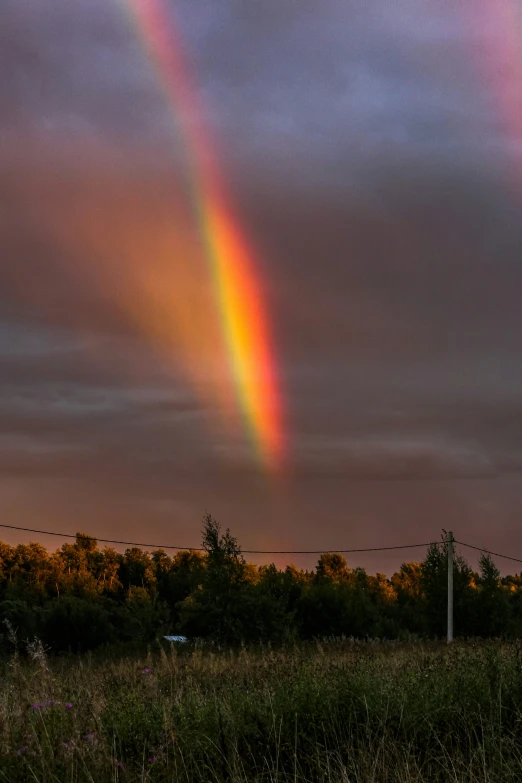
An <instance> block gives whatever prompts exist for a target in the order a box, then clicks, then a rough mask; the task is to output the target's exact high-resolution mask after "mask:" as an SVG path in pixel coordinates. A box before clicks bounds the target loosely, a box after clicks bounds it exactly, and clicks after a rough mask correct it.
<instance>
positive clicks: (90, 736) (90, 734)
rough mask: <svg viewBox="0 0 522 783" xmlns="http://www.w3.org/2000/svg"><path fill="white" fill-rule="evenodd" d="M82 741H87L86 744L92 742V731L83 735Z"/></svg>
mask: <svg viewBox="0 0 522 783" xmlns="http://www.w3.org/2000/svg"><path fill="white" fill-rule="evenodd" d="M84 739H86V740H88V742H92V741H93V739H94V734H93V733H92V731H91V732H90V733H89V734H85V736H84Z"/></svg>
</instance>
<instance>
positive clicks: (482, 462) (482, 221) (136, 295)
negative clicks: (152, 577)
mask: <svg viewBox="0 0 522 783" xmlns="http://www.w3.org/2000/svg"><path fill="white" fill-rule="evenodd" d="M133 7H134V10H133ZM139 7H141V9H142V10H143V9H147V8H148V9H149V10H151V9H152V11H153V12H154V13H155V14H157V15H160V14H161V24H160V23H159V22H158V24H157V25H156V27H155V28H154V29H149V30H148V32H147V29H146V28H145V25H144V24H143V22H142V23H140V22H139V18H140V17H139V14H138V15H137V14H136V8H139ZM521 25H522V8H521V7H520V5H519V2H518V0H495V1H494V0H473V2H472V1H471V0H443V1H442V2H441V0H437V2H435V0H426V2H424V3H422V4H419V3H418V2H415V1H414V0H395V2H393V3H390V2H389V0H322V2H321V3H316V2H312V0H263V2H261V0H219V2H217V0H179V1H177V2H173V0H103V1H102V0H40V1H39V2H38V3H37V4H35V3H34V2H32V0H31V1H30V0H3V4H2V25H1V27H0V106H1V107H2V111H1V115H0V204H1V211H0V241H1V244H2V254H1V259H2V260H1V261H0V507H1V509H2V520H3V521H4V523H5V524H11V525H18V526H22V527H31V528H36V529H41V530H57V531H63V532H68V533H74V532H76V531H77V530H81V531H86V532H89V533H91V534H93V535H96V536H99V537H102V538H117V539H123V540H131V541H143V542H151V543H155V544H163V545H166V544H172V545H178V546H183V547H185V546H187V547H189V546H199V545H200V541H201V532H200V531H201V526H202V517H203V514H204V513H205V512H207V511H209V512H210V513H212V514H213V515H214V516H215V517H216V518H217V519H218V520H220V521H221V522H222V523H223V525H224V526H225V527H226V526H229V527H230V528H231V531H232V533H233V534H234V535H236V536H237V537H238V539H239V542H240V544H241V545H242V546H243V547H244V549H263V550H265V549H267V550H281V549H283V550H301V549H305V550H307V549H313V550H316V549H317V550H338V549H350V548H363V547H378V546H394V545H399V544H411V543H421V542H426V541H432V540H439V539H440V536H441V532H442V529H446V530H452V531H453V533H454V535H455V537H456V538H457V539H459V540H462V541H466V542H469V543H472V544H474V545H476V546H483V547H487V548H490V549H493V550H494V551H499V552H506V553H507V554H513V555H514V556H518V557H520V558H522V529H521V527H520V524H519V519H520V515H521V513H522V363H521V361H520V356H521V350H522V309H521V307H520V290H521V288H522V264H521V252H520V251H521V246H522V245H521V243H522V220H521V219H520V218H521V209H522V27H521ZM158 42H160V43H161V42H162V46H163V50H164V51H168V50H169V47H170V48H171V50H172V51H174V49H176V57H179V58H180V59H181V61H182V62H183V64H184V66H183V67H184V68H185V69H186V72H187V73H188V74H189V76H187V81H186V83H185V89H186V91H187V92H188V94H189V98H188V99H187V98H186V97H185V99H183V96H182V95H181V97H180V91H179V89H178V90H177V91H176V89H173V88H172V84H171V85H170V89H169V78H168V77H169V73H168V72H166V71H165V68H163V70H162V66H161V63H160V62H158V57H157V56H155V54H154V52H155V51H156V53H157V50H158ZM155 45H156V49H155ZM178 49H179V51H178ZM175 75H176V74H174V76H175ZM170 76H171V77H172V73H171V74H170ZM171 81H172V80H171ZM194 107H199V108H197V110H195V109H194ZM202 134H203V135H202ZM202 138H203V139H206V141H204V142H201V139H202ZM198 139H199V142H198ZM209 150H211V154H212V159H213V164H212V165H213V166H214V171H217V172H218V174H217V175H216V176H217V177H218V179H219V183H220V188H222V189H223V192H226V194H227V199H228V201H227V203H228V204H229V205H230V209H231V214H232V215H233V219H234V221H235V222H234V225H235V227H236V228H237V229H238V231H239V230H240V231H241V235H242V236H243V237H244V240H245V246H246V247H248V249H249V259H250V261H249V263H250V264H251V266H250V267H249V268H250V270H251V273H252V281H253V283H252V284H253V285H254V286H255V303H256V307H257V308H259V312H260V313H261V314H262V317H263V319H264V322H265V325H266V332H265V333H264V334H265V337H266V346H265V347H266V348H267V351H268V354H269V357H270V363H271V371H272V380H271V384H272V385H271V388H270V389H269V391H270V393H271V394H273V395H274V399H276V401H277V417H276V419H277V420H276V419H274V421H276V425H277V430H278V433H277V434H278V438H279V443H280V454H279V455H278V459H277V460H276V459H266V458H263V455H262V454H261V453H260V449H259V441H262V439H263V436H264V433H265V432H266V430H267V428H268V424H267V423H266V422H267V417H268V415H269V414H268V413H267V406H268V403H267V401H266V397H267V395H266V394H265V392H264V391H263V392H262V393H261V392H258V393H257V392H256V391H255V389H254V392H253V394H254V395H255V394H256V393H257V397H258V406H259V416H258V420H257V423H255V422H254V423H253V419H252V416H250V421H249V420H248V418H249V417H248V412H247V414H245V411H244V410H243V411H242V410H241V402H242V394H241V390H240V389H239V384H238V382H237V380H234V378H235V376H234V373H233V368H232V369H231V358H230V354H231V348H230V344H228V348H227V342H226V335H225V334H224V323H225V322H226V321H227V318H228V317H229V315H227V313H225V314H223V312H220V300H219V296H218V293H217V290H216V289H217V285H216V278H215V276H214V278H213V276H212V273H211V268H210V267H209V262H208V261H209V260H208V257H206V256H205V249H204V244H205V243H204V238H203V236H202V233H203V232H202V225H201V221H200V222H199V223H198V219H197V214H198V210H199V214H200V217H201V214H202V213H204V209H202V208H203V207H206V208H208V206H209V197H208V189H207V203H206V204H205V187H204V184H203V185H202V184H201V181H200V183H199V185H200V188H199V191H198V189H197V188H196V187H195V186H196V184H197V183H196V182H195V178H194V177H192V178H191V174H190V171H191V168H190V167H191V165H193V163H194V159H195V158H196V159H197V157H198V152H199V153H202V154H203V157H204V155H205V153H207V152H208V151H209ZM208 154H210V153H208ZM196 162H197V161H196ZM201 165H202V166H203V173H205V165H206V164H201ZM222 263H223V265H224V268H228V266H227V265H229V264H230V263H231V262H230V260H229V259H228V257H226V253H224V258H223V260H222ZM214 271H215V270H214ZM239 297H241V291H239ZM239 309H240V308H239ZM238 312H239V310H238ZM250 312H251V307H250V305H248V307H247V306H246V305H245V307H243V311H242V313H243V314H242V316H241V319H242V323H241V324H240V327H241V329H242V330H243V331H242V333H244V335H246V337H245V340H246V346H247V348H246V352H247V355H248V361H249V362H250V364H251V366H252V367H253V366H255V364H256V361H257V360H258V357H259V355H260V353H259V350H258V349H259V345H258V344H256V342H255V340H254V342H251V343H249V339H250V337H251V333H252V332H251V329H252V323H251V321H252V318H251V317H250V316H249V313H250ZM238 317H239V316H238ZM243 321H244V322H243ZM252 339H253V338H252ZM249 345H250V348H249ZM254 425H255V426H254ZM256 441H257V442H256ZM1 538H2V539H3V540H5V541H8V542H9V543H12V544H15V543H19V542H26V541H28V540H41V541H42V542H43V543H44V544H45V545H47V546H49V547H53V548H54V547H55V546H57V545H59V544H60V543H62V542H61V540H60V539H52V538H49V537H45V536H35V535H34V534H29V533H23V532H20V531H12V530H4V531H3V532H2V533H1ZM422 553H423V550H418V551H415V550H411V551H407V550H406V551H405V552H388V553H387V552H381V553H372V554H370V553H368V554H359V555H353V556H349V557H348V562H349V563H350V565H353V566H355V565H362V566H365V567H367V568H368V569H369V570H370V571H372V572H375V571H376V570H381V571H385V572H387V573H391V572H392V571H393V570H395V569H396V568H397V567H398V566H399V565H400V563H401V562H402V561H403V560H410V559H414V558H415V557H421V556H422ZM250 559H252V560H254V561H256V562H270V561H274V562H276V564H277V565H279V566H283V565H284V564H285V563H287V562H290V561H292V562H295V563H296V564H297V565H300V566H303V567H312V566H313V565H314V563H315V561H316V559H317V558H315V557H314V556H303V555H300V556H299V555H296V556H285V555H278V556H258V557H252V558H250ZM471 560H472V561H473V557H471ZM499 564H500V563H499ZM506 568H507V570H511V571H513V570H517V567H516V564H514V565H513V567H510V566H508V565H506V566H504V565H502V570H504V571H505V570H506Z"/></svg>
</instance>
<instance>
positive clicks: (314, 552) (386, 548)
mask: <svg viewBox="0 0 522 783" xmlns="http://www.w3.org/2000/svg"><path fill="white" fill-rule="evenodd" d="M0 527H1V528H8V529H9V530H21V531H23V532H25V533H37V534H38V535H41V536H59V537H61V538H76V534H73V533H60V532H58V531H56V530H35V529H33V528H30V527H19V526H18V525H4V524H0ZM88 537H89V538H94V539H96V541H99V542H100V543H102V544H120V545H122V546H137V547H146V548H153V549H176V550H178V551H192V552H205V551H206V550H205V548H204V547H201V546H175V545H173V544H147V543H144V542H143V541H142V542H138V541H118V540H116V539H113V538H98V537H97V536H88ZM440 543H441V542H440V541H429V542H428V543H425V544H402V545H399V546H376V547H365V548H363V549H280V550H266V549H241V551H242V552H244V554H246V555H324V554H328V553H330V552H335V553H338V554H349V553H352V552H384V551H389V550H393V549H415V548H419V547H425V546H432V545H437V544H440Z"/></svg>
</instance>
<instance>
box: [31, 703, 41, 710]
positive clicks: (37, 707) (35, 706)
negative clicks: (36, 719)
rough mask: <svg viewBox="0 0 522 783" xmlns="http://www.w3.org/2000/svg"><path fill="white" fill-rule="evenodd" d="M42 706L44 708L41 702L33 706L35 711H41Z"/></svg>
mask: <svg viewBox="0 0 522 783" xmlns="http://www.w3.org/2000/svg"><path fill="white" fill-rule="evenodd" d="M41 706H42V705H41V704H40V702H39V701H36V702H35V703H34V704H33V707H32V708H33V710H39V709H40V707H41Z"/></svg>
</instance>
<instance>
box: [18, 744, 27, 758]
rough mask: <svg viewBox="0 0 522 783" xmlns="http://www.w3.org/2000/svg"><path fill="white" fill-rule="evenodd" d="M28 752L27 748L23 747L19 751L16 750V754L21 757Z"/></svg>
mask: <svg viewBox="0 0 522 783" xmlns="http://www.w3.org/2000/svg"><path fill="white" fill-rule="evenodd" d="M28 750H29V748H28V746H27V745H24V746H23V748H20V750H17V751H16V752H17V754H18V755H19V756H23V754H24V753H27V751H28Z"/></svg>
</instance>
